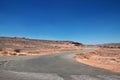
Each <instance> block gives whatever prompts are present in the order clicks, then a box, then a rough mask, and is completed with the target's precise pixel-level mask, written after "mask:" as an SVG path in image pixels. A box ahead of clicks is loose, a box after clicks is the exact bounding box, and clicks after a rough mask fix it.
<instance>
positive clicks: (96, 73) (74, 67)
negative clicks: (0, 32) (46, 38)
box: [0, 49, 120, 80]
mask: <svg viewBox="0 0 120 80" xmlns="http://www.w3.org/2000/svg"><path fill="white" fill-rule="evenodd" d="M89 51H91V49H89V50H83V51H80V52H81V53H84V52H89ZM76 53H77V52H69V53H59V54H51V55H42V56H24V57H14V58H13V57H11V59H10V57H9V59H8V57H7V58H5V57H4V58H2V57H1V58H0V61H1V62H2V61H6V62H3V64H1V65H0V77H1V79H2V80H119V79H120V74H117V73H113V72H110V71H107V70H104V69H100V68H95V67H91V66H88V65H85V64H82V63H78V62H76V60H75V58H74V56H75V54H76ZM3 59H4V60H3ZM37 75H38V76H41V77H38V76H37ZM16 76H17V77H16ZM45 76H48V77H47V78H45Z"/></svg>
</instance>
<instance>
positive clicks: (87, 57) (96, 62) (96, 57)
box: [76, 48, 120, 73]
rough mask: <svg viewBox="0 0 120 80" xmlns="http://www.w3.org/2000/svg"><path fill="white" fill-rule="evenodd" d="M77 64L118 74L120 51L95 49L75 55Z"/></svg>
mask: <svg viewBox="0 0 120 80" xmlns="http://www.w3.org/2000/svg"><path fill="white" fill-rule="evenodd" d="M76 60H77V61H78V62H81V63H84V64H87V65H91V66H94V67H99V68H104V69H107V70H110V71H113V72H117V73H120V49H105V48H101V49H97V50H95V51H94V52H90V53H86V54H76Z"/></svg>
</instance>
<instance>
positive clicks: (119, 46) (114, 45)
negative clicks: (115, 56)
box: [98, 43, 120, 48]
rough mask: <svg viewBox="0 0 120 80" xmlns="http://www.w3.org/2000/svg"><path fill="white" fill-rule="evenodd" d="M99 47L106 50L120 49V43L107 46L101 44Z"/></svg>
mask: <svg viewBox="0 0 120 80" xmlns="http://www.w3.org/2000/svg"><path fill="white" fill-rule="evenodd" d="M98 46H100V47H104V48H120V43H106V44H100V45H98Z"/></svg>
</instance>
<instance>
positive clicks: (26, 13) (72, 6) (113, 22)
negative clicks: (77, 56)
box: [0, 0, 120, 44]
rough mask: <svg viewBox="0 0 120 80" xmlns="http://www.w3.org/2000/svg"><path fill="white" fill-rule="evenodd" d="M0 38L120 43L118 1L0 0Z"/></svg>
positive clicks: (119, 7) (119, 9) (119, 6)
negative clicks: (14, 37)
mask: <svg viewBox="0 0 120 80" xmlns="http://www.w3.org/2000/svg"><path fill="white" fill-rule="evenodd" d="M0 36H16V37H27V38H34V39H49V40H70V41H77V42H82V43H86V44H98V43H111V42H120V0H0Z"/></svg>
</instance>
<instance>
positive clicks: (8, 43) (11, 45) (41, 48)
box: [0, 37, 83, 53]
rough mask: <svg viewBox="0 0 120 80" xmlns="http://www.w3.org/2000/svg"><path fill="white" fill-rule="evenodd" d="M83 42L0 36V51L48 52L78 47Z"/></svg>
mask: <svg viewBox="0 0 120 80" xmlns="http://www.w3.org/2000/svg"><path fill="white" fill-rule="evenodd" d="M81 46H83V44H81V43H78V42H73V41H55V40H37V39H28V38H17V37H0V51H4V50H6V51H14V52H28V53H45V52H46V53H48V52H49V53H50V52H59V51H71V50H77V49H80V47H81Z"/></svg>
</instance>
